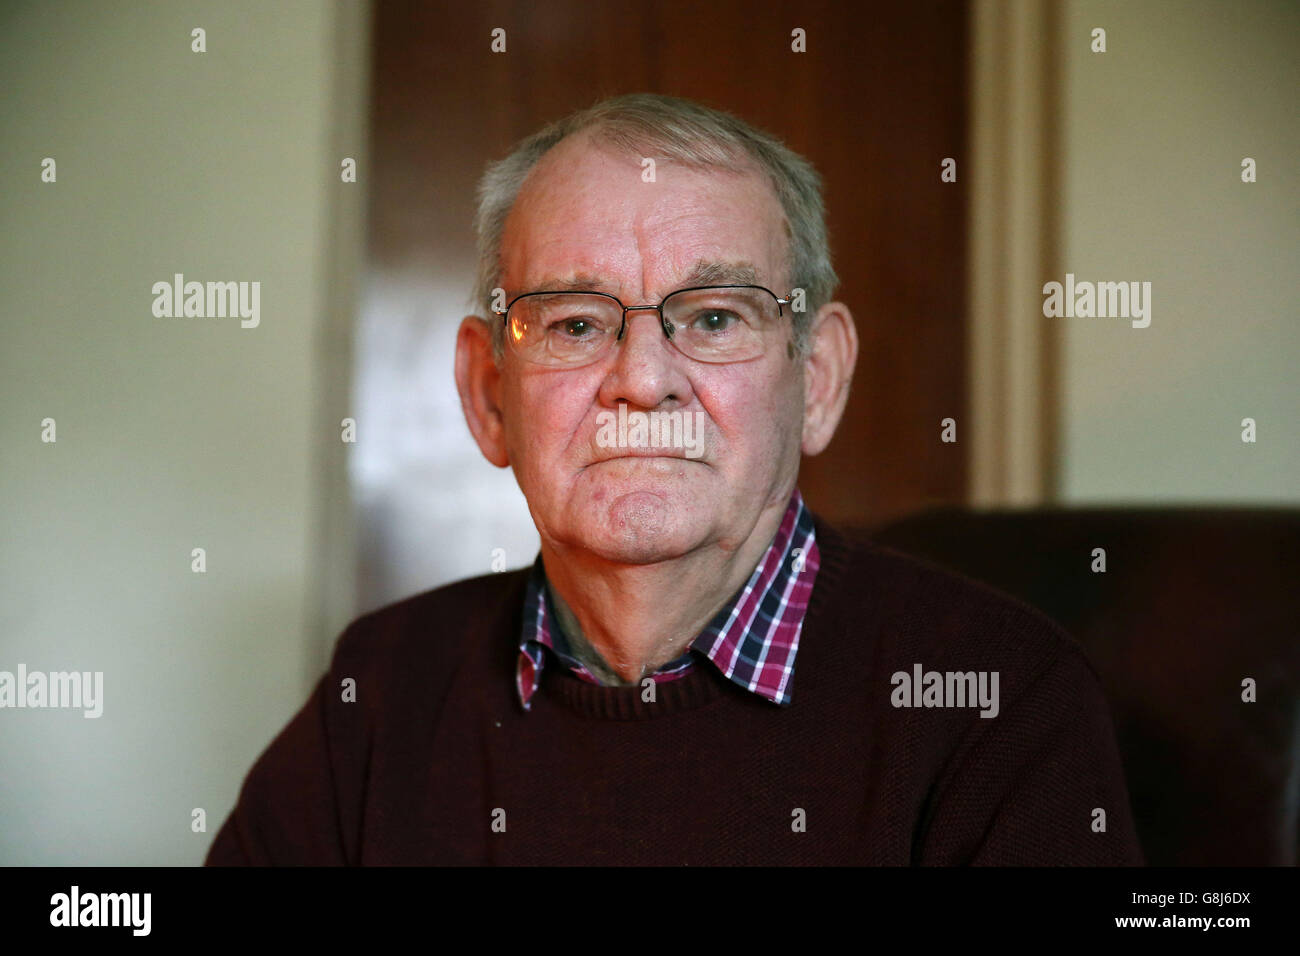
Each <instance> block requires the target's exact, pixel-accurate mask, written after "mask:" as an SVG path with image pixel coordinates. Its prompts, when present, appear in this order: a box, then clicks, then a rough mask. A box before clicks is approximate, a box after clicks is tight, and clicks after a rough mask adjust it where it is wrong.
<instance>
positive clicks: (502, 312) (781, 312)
mask: <svg viewBox="0 0 1300 956" xmlns="http://www.w3.org/2000/svg"><path fill="white" fill-rule="evenodd" d="M705 289H760V290H761V291H763V292H766V293H767V294H768V295H770V296H771V297H772V298H773V299H774V300H776V311H777V317H778V318H785V309H784V308H782V307H783V306H786V305H789V304H790V301H791V297H792V296H793V294H794V293H793V292H787V293H786V297H785V298H782V297H781V296H779V295H777V294H776V293H775V292H773V291H772V290H771V289H769V288H768V287H767V286H763V285H693V286H687V287H686V288H685V289H674V290H673V291H672V292H669V293H668V294H667V295H666V296H664V297H663V298H662V299H660V300H659V304H658V305H624V304H623V300H622V299H620V298H619V297H618V296H616V295H614V294H613V293H610V292H597V291H596V290H594V289H556V290H548V289H540V290H538V291H536V292H524V293H521V294H520V295H517V296H515V297H514V298H513V299H511V300H510V301H509V302H507V303H506V307H505V308H504V309H493V310H492V314H493V315H499V316H501V328H502V329H503V330H504V329H505V328H506V323H507V321H508V318H509V315H510V310H511V309H512V308H513V307H514V304H515V303H516V302H518V301H519V300H520V299H526V298H528V297H529V296H534V295H600V296H604V297H605V298H607V299H613V300H614V301H615V302H616V303H617V304H618V307H619V308H620V309H622V310H623V318H622V320H621V321H620V322H619V326H618V335H616V336H615V337H614V341H615V342H621V341H623V330H624V329H626V328H627V314H628V313H629V312H642V311H644V310H646V309H654V310H655V311H656V312H658V313H659V326H660V328H662V329H663V332H664V338H666V339H667V340H668V341H669V342H672V340H673V333H672V332H671V331H670V328H671V327H670V326H669V324H668V319H667V318H666V317H665V316H664V303H665V302H667V301H668V300H669V299H671V298H672V297H673V296H675V295H678V294H679V293H682V292H702V291H704V290H705ZM506 338H507V339H508V338H509V336H506ZM674 347H675V346H674ZM679 351H680V350H679ZM682 354H683V355H684V354H685V353H682ZM687 358H690V356H687ZM717 364H722V365H726V364H728V363H726V362H722V363H717Z"/></svg>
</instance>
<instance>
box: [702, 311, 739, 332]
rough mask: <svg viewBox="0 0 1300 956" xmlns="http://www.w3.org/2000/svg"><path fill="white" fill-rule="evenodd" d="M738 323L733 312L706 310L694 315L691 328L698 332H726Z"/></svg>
mask: <svg viewBox="0 0 1300 956" xmlns="http://www.w3.org/2000/svg"><path fill="white" fill-rule="evenodd" d="M739 321H740V319H739V318H738V317H737V316H736V314H735V313H734V312H725V311H723V310H721V309H708V310H706V311H704V312H701V313H699V314H698V315H696V316H695V319H694V321H692V322H691V326H692V327H693V328H695V329H696V330H698V331H700V332H726V331H727V330H728V329H730V328H732V327H733V326H734V325H735V324H736V323H737V322H739Z"/></svg>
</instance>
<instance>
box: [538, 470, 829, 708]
mask: <svg viewBox="0 0 1300 956" xmlns="http://www.w3.org/2000/svg"><path fill="white" fill-rule="evenodd" d="M820 564H821V555H820V552H819V551H818V550H817V541H816V536H815V534H814V531H813V521H812V513H811V512H810V511H809V510H808V509H807V508H806V507H805V506H804V503H803V496H802V495H800V494H799V489H798V488H796V489H795V490H794V493H793V494H792V495H791V496H790V504H789V506H788V507H787V508H786V510H785V515H784V516H783V517H782V519H781V526H780V528H779V529H778V530H777V532H776V537H775V538H773V539H772V543H771V544H770V545H769V546H768V549H767V552H766V553H765V554H764V555H763V558H762V560H761V561H759V562H758V566H757V567H755V568H754V573H753V574H751V575H750V576H749V581H748V582H746V584H745V586H744V587H743V588H742V589H741V590H740V591H739V592H738V593H737V594H736V595H735V597H733V598H732V600H731V601H730V602H728V604H727V606H726V607H724V608H722V610H720V611H719V612H718V613H717V614H716V615H715V616H714V618H713V620H712V621H711V622H709V625H708V627H706V628H705V629H704V630H703V631H701V632H700V634H699V636H698V637H696V638H695V640H694V641H692V642H691V644H690V647H689V648H687V650H686V652H685V653H684V654H682V656H681V657H678V658H677V659H676V660H673V661H670V662H668V663H667V664H665V665H664V666H663V667H661V668H659V670H658V671H656V672H655V673H654V675H653V677H654V680H655V681H656V682H658V681H670V680H676V679H677V678H679V677H683V676H685V675H686V674H687V673H688V672H689V671H690V669H691V668H692V667H693V666H694V664H695V660H696V658H695V656H694V655H695V654H699V655H702V656H703V657H704V658H705V659H707V660H709V661H710V662H712V664H713V666H715V667H716V668H717V669H718V670H719V671H721V672H722V674H723V676H725V677H726V678H727V679H729V680H731V681H733V682H734V683H736V684H738V685H740V686H741V687H743V688H745V689H746V690H748V691H751V692H752V693H755V694H758V695H759V696H760V697H765V698H766V699H768V700H770V701H772V702H773V703H776V704H780V705H782V706H786V705H788V704H789V703H790V678H791V676H792V675H793V674H794V656H795V652H796V651H797V650H798V649H799V633H800V631H801V630H802V629H803V618H804V612H805V611H806V610H807V608H808V600H809V598H810V597H811V595H812V589H813V582H814V581H815V580H816V578H817V568H818V567H819V566H820ZM547 602H548V585H547V583H546V571H545V569H544V568H543V566H542V558H541V555H538V557H537V561H536V562H535V563H534V564H533V571H532V574H531V575H530V576H529V579H528V589H527V592H526V594H525V596H524V625H523V635H522V638H521V640H520V642H519V662H518V665H517V666H516V668H515V686H516V688H517V689H518V691H519V702H520V703H521V704H522V705H523V708H524V710H528V708H529V705H530V703H531V701H532V697H533V694H534V693H536V691H537V687H538V684H539V683H540V682H541V676H542V669H543V667H544V666H545V664H546V652H545V651H543V650H542V648H549V650H550V651H551V653H552V654H553V655H554V656H555V657H556V658H557V659H558V660H559V661H560V663H561V664H563V665H564V666H566V667H568V669H569V670H570V671H572V672H573V673H574V674H575V675H577V676H578V677H580V678H582V679H583V680H586V681H589V682H590V683H593V684H599V683H600V681H599V680H598V679H597V678H596V677H595V676H593V675H592V674H591V672H590V671H588V670H587V668H586V667H584V666H583V665H582V664H581V663H580V662H579V661H578V660H577V659H576V658H575V657H574V655H573V653H572V651H571V650H570V649H569V644H568V641H567V640H566V639H565V636H564V631H563V630H562V629H561V628H560V626H559V622H558V621H557V620H556V619H555V617H554V615H553V614H552V612H551V610H550V608H549V606H548V603H547Z"/></svg>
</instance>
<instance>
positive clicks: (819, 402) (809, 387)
mask: <svg viewBox="0 0 1300 956" xmlns="http://www.w3.org/2000/svg"><path fill="white" fill-rule="evenodd" d="M809 346H810V347H811V352H810V353H809V355H808V358H806V359H805V360H804V406H803V408H804V417H803V453H804V454H805V455H817V454H820V453H821V452H822V450H823V449H825V447H826V446H827V445H829V444H830V441H831V436H832V435H834V434H835V429H836V428H837V427H839V424H840V418H841V416H843V414H844V405H845V403H846V402H848V400H849V385H850V383H851V382H852V381H853V369H854V367H855V366H856V365H857V363H858V330H857V328H856V327H855V326H854V324H853V315H852V313H850V312H849V307H848V306H847V305H845V304H844V303H843V302H828V303H827V304H826V305H824V306H822V307H821V308H820V309H818V310H817V315H816V316H814V317H813V321H812V328H811V329H810V330H809Z"/></svg>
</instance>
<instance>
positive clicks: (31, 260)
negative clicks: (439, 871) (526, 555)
mask: <svg viewBox="0 0 1300 956" xmlns="http://www.w3.org/2000/svg"><path fill="white" fill-rule="evenodd" d="M366 10H367V8H366V6H365V5H364V4H356V3H348V4H337V5H336V4H335V3H332V2H329V3H326V2H285V0H281V2H276V3H253V2H240V3H227V2H180V3H177V2H153V3H142V2H125V3H122V2H115V3H112V4H87V3H74V2H44V3H40V2H31V3H19V4H13V3H11V4H6V5H5V6H4V8H3V10H0V88H3V89H4V97H5V109H4V111H3V114H2V117H0V141H2V142H3V143H4V146H5V148H4V150H3V151H0V176H2V177H3V182H4V189H3V190H2V191H0V209H2V210H3V222H4V229H3V231H2V233H0V250H2V251H0V322H2V325H0V329H2V332H0V335H2V339H0V410H2V411H0V455H3V467H2V468H0V499H2V500H3V502H4V504H3V514H4V523H3V535H2V536H0V670H9V671H14V670H15V669H16V667H17V665H18V664H19V663H23V664H25V665H26V666H27V667H28V668H29V669H31V670H46V671H50V670H79V671H103V674H104V682H105V689H104V704H103V708H104V711H103V716H102V717H100V718H99V719H85V718H83V717H82V715H81V713H80V712H73V711H66V710H11V709H3V710H0V864H95V865H99V864H145V863H149V864H193V863H198V862H200V861H201V860H202V858H203V856H204V854H205V853H206V851H207V848H208V846H209V844H210V843H211V841H212V837H213V835H214V834H215V832H216V829H217V828H218V827H219V826H220V824H221V822H222V820H223V819H224V817H225V815H226V814H227V812H228V811H229V809H230V807H231V805H232V803H233V801H234V798H235V794H236V792H237V788H238V786H239V784H240V781H241V778H242V776H243V774H244V773H245V772H246V771H247V770H248V768H249V767H250V766H251V764H252V762H253V760H254V759H255V758H256V756H257V754H258V753H259V752H260V751H261V749H262V748H263V747H265V746H266V744H267V743H269V741H270V739H271V737H272V735H273V734H274V733H275V732H276V731H277V730H278V729H279V728H280V727H281V726H282V725H283V723H284V722H285V721H286V720H287V719H288V718H289V716H290V715H291V714H292V712H293V711H294V710H295V709H297V707H298V706H300V704H301V703H302V701H303V700H304V699H305V696H306V694H307V691H308V689H309V684H310V681H311V680H312V679H313V678H314V677H315V676H316V674H317V673H318V672H319V670H320V668H321V666H323V659H322V655H323V651H324V648H325V647H326V646H327V644H328V642H329V641H330V640H331V639H332V634H333V632H334V631H335V630H336V629H337V627H338V626H339V619H340V618H343V617H346V616H348V615H350V613H351V607H350V604H349V601H348V600H347V596H346V594H345V593H344V592H341V591H339V590H338V589H337V588H332V587H331V588H330V589H329V594H328V595H325V594H323V593H322V589H323V585H322V582H325V581H332V580H340V579H342V580H346V579H347V578H348V575H347V574H340V566H339V563H338V555H339V554H340V553H342V552H341V550H340V549H341V548H343V547H344V543H345V539H344V538H342V537H341V536H340V535H341V533H342V532H341V531H340V529H342V528H345V527H346V513H347V511H348V507H349V506H348V503H347V501H346V500H340V499H338V498H337V497H335V496H336V494H337V490H338V488H339V487H340V482H341V481H343V480H344V478H345V461H344V458H343V453H342V451H341V449H340V445H341V443H340V442H339V437H338V418H339V417H340V416H339V414H338V409H339V407H341V406H344V405H346V403H347V386H346V383H345V382H342V381H339V380H337V379H334V378H331V375H332V372H331V369H333V368H335V367H336V366H337V365H338V363H339V361H340V360H341V356H340V349H341V348H342V347H343V346H341V345H340V342H341V341H342V339H341V337H340V335H339V334H338V331H339V328H340V323H341V322H342V321H344V320H345V318H346V315H345V313H346V305H345V304H344V305H340V302H341V301H342V300H346V297H347V293H348V292H350V285H349V282H350V280H349V278H348V275H347V273H346V269H347V265H348V263H349V262H350V261H351V250H352V248H353V247H354V246H355V245H356V244H357V242H358V241H359V240H358V238H357V236H358V230H357V222H358V221H359V219H358V214H357V210H358V209H360V205H359V197H360V193H353V194H349V193H346V192H342V191H341V190H346V189H349V188H351V189H359V188H360V187H347V186H343V185H341V184H340V182H339V175H338V168H339V166H338V163H339V152H340V150H347V149H348V146H349V141H348V140H349V137H351V136H354V134H355V131H356V130H358V129H360V126H359V117H360V113H359V110H360V105H361V95H362V91H363V90H364V88H365V77H364V75H363V73H362V71H360V70H358V69H357V65H358V60H357V57H358V54H359V51H364V50H365V48H366V47H365V44H366V37H365V32H366V29H367V27H368V19H367V16H366ZM194 27H203V28H205V29H206V32H207V52H206V53H203V54H199V53H194V52H191V49H190V47H191V37H190V31H191V30H192V29H193V28H194ZM359 148H360V147H359V146H358V151H359ZM345 154H355V151H349V152H345ZM47 156H48V157H53V158H54V159H55V160H56V162H57V171H58V181H57V183H54V184H46V183H42V182H41V181H40V178H39V176H40V163H41V160H42V159H43V158H44V157H47ZM362 169H363V173H364V166H363V167H362ZM363 182H364V179H363ZM340 270H342V271H343V274H342V275H340V274H339V273H340ZM175 272H182V273H184V274H185V276H186V277H187V278H192V279H196V280H200V281H206V280H236V281H239V280H247V281H253V280H256V281H260V283H261V320H260V325H259V326H258V327H257V328H255V329H244V328H241V327H240V322H239V320H238V319H215V318H214V319H206V318H156V317H154V316H153V315H152V313H151V306H152V303H153V295H152V293H151V286H152V284H153V283H154V282H156V281H160V280H162V281H166V280H168V279H169V278H170V277H171V276H172V275H173V273H175ZM46 417H51V418H54V419H55V420H56V422H57V442H56V443H54V444H44V443H42V442H41V440H40V423H41V421H42V419H44V418H46ZM331 516H335V517H331ZM196 547H202V548H205V549H206V552H207V572H206V573H205V574H195V573H192V571H191V558H190V553H191V549H192V548H196ZM327 634H328V635H329V636H326V635H327ZM196 807H201V808H204V809H205V810H206V813H207V832H206V833H193V832H191V810H192V809H193V808H196Z"/></svg>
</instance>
